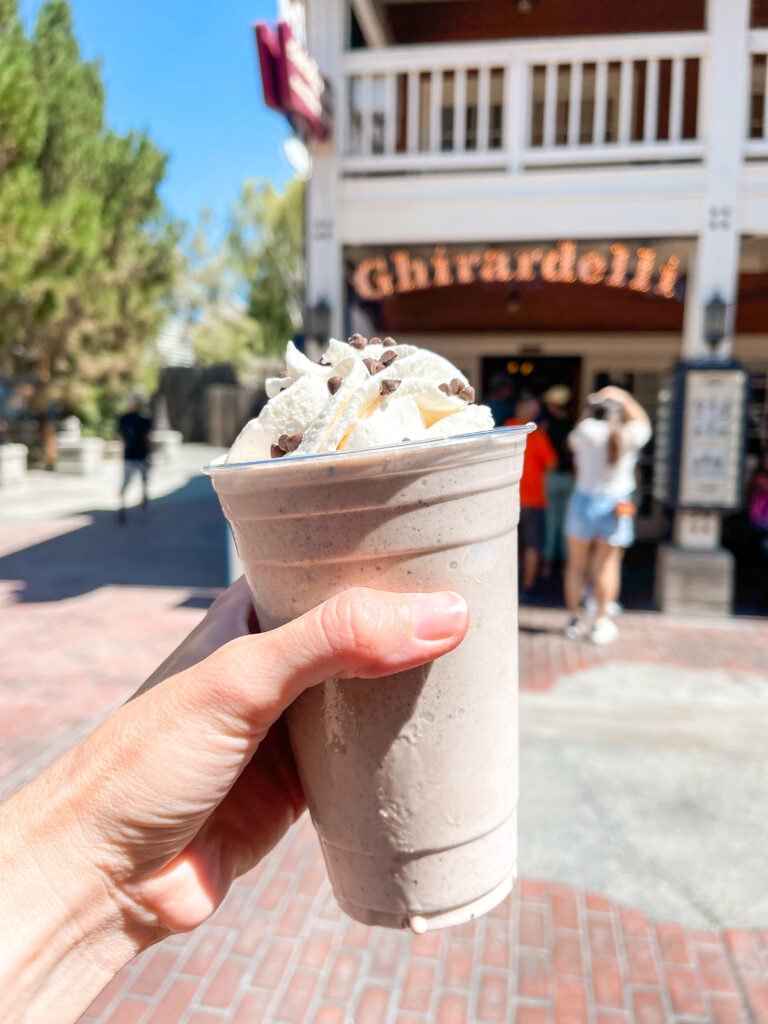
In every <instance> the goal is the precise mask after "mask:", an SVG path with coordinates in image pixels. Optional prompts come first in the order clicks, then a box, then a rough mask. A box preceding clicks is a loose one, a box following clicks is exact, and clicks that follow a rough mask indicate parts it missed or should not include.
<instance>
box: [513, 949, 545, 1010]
mask: <svg viewBox="0 0 768 1024" xmlns="http://www.w3.org/2000/svg"><path fill="white" fill-rule="evenodd" d="M551 978H552V962H551V960H550V958H549V954H548V953H538V952H533V950H528V949H521V950H520V951H519V953H518V961H517V991H518V994H519V995H521V996H525V997H527V998H529V999H546V998H547V997H548V995H549V983H550V980H551Z"/></svg>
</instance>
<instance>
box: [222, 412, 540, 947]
mask: <svg viewBox="0 0 768 1024" xmlns="http://www.w3.org/2000/svg"><path fill="white" fill-rule="evenodd" d="M531 429H533V428H532V427H530V426H529V427H510V428H502V429H498V430H494V431H486V432H482V433H478V434H472V435H466V436H464V437H458V438H445V439H440V440H436V441H426V442H417V443H411V444H402V445H398V446H396V447H389V448H382V449H377V450H371V451H362V452H351V453H333V454H329V455H319V456H307V457H304V458H291V459H284V460H279V459H278V460H274V461H272V462H261V463H250V464H244V465H222V466H217V467H209V468H208V470H207V472H208V473H209V474H210V476H211V478H212V481H213V485H214V487H215V489H216V492H217V494H218V496H219V499H220V501H221V505H222V508H223V510H224V513H225V515H226V517H227V519H228V520H229V523H230V525H231V528H232V532H233V535H234V539H235V543H236V546H237V550H238V554H239V556H240V560H241V562H242V565H243V568H244V571H245V575H246V577H247V580H248V583H249V586H250V589H251V593H252V595H253V601H254V606H255V609H256V613H257V615H258V619H259V623H260V626H261V628H262V630H267V629H273V628H275V627H277V626H280V625H282V624H283V623H285V622H287V621H289V620H290V619H293V618H295V617H296V616H298V615H301V614H302V613H304V612H305V611H307V610H308V609H310V608H312V607H313V606H315V605H317V604H319V603H320V602H321V601H323V600H325V599H327V598H329V597H331V596H333V595H334V594H337V593H339V592H341V591H343V590H345V589H347V588H349V587H354V586H369V587H377V588H379V589H382V590H393V591H399V592H408V591H424V592H428V591H438V590H454V591H457V592H458V593H459V594H461V595H462V596H463V597H464V598H465V599H466V600H467V603H468V605H469V609H470V627H469V631H468V633H467V636H466V638H465V639H464V641H463V642H462V643H461V644H460V645H459V647H458V648H457V649H456V650H455V651H453V652H451V653H450V654H447V655H445V656H443V657H442V658H439V659H437V660H436V661H434V662H431V663H430V664H428V665H425V666H422V667H420V668H416V669H413V670H410V671H407V672H401V673H398V674H396V675H392V676H389V677H386V678H381V679H333V678H332V679H328V680H326V681H325V682H324V683H323V684H322V685H320V686H317V687H313V688H311V689H309V690H307V691H305V692H304V693H303V694H302V695H301V696H300V697H299V698H298V700H297V701H296V702H295V703H294V704H293V705H292V706H291V708H289V710H288V713H287V717H288V728H289V734H290V739H291V745H292V748H293V751H294V755H295V758H296V762H297V765H298V769H299V774H300V777H301V781H302V785H303V787H304V791H305V793H306V797H307V803H308V806H309V810H310V814H311V816H312V821H313V823H314V825H315V828H316V830H317V833H318V836H319V839H320V843H321V846H322V850H323V855H324V857H325V862H326V866H327V869H328V874H329V877H330V880H331V883H332V886H333V890H334V894H335V896H336V899H337V901H338V903H339V905H340V906H341V908H342V909H343V910H344V911H346V913H348V914H349V915H350V916H351V917H353V918H355V919H356V920H358V921H362V922H363V923H365V924H370V925H383V926H387V927H394V928H402V927H411V928H413V929H415V930H417V931H424V930H426V929H431V928H440V927H445V926H447V925H451V924H458V923H461V922H463V921H467V920H469V919H471V918H473V917H476V916H478V915H479V914H482V913H485V912H486V911H487V910H490V909H491V908H492V907H493V906H494V905H495V904H496V903H498V902H500V901H501V900H502V899H503V898H504V897H505V896H506V895H507V894H508V893H509V891H510V890H511V888H512V885H513V883H514V879H515V871H516V840H517V798H518V767H517V765H518V754H517V751H518V716H517V524H518V519H519V481H520V475H521V472H522V465H523V454H524V449H525V439H526V435H527V433H528V432H529V430H531Z"/></svg>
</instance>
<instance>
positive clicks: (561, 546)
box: [541, 384, 574, 576]
mask: <svg viewBox="0 0 768 1024" xmlns="http://www.w3.org/2000/svg"><path fill="white" fill-rule="evenodd" d="M572 397H573V395H572V393H571V389H570V388H569V387H568V385H567V384H554V385H553V386H552V387H551V388H549V389H548V390H547V391H545V392H544V394H543V395H542V396H541V401H542V404H543V405H544V412H543V415H542V420H543V422H544V424H545V425H546V428H547V431H548V433H549V438H550V440H551V441H552V445H553V447H554V449H555V451H556V452H557V465H556V466H555V468H554V470H553V471H552V472H551V473H547V482H546V487H547V512H546V530H545V540H544V551H543V563H542V575H543V576H549V575H550V574H551V572H552V564H553V562H555V561H556V560H557V559H558V558H559V559H560V561H561V562H562V563H565V537H564V536H563V523H564V522H565V510H566V508H567V506H568V499H569V498H570V496H571V491H572V490H573V455H572V453H571V450H570V448H569V447H568V444H567V438H568V435H569V434H570V432H571V431H572V430H573V427H574V419H573V417H572V416H571V414H570V412H569V406H570V404H571V398H572Z"/></svg>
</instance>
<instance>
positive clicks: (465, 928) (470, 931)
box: [451, 921, 477, 939]
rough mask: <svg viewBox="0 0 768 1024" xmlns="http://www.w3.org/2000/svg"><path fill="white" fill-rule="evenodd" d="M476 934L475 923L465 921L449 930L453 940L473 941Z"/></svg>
mask: <svg viewBox="0 0 768 1024" xmlns="http://www.w3.org/2000/svg"><path fill="white" fill-rule="evenodd" d="M476 934H477V923H476V922H475V921H465V922H464V924H457V925H455V926H454V927H453V928H451V935H452V936H453V937H454V939H474V937H475V935H476Z"/></svg>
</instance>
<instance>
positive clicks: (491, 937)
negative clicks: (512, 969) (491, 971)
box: [483, 918, 509, 967]
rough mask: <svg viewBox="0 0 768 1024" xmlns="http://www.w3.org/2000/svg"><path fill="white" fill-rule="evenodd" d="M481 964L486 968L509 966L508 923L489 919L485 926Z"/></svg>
mask: <svg viewBox="0 0 768 1024" xmlns="http://www.w3.org/2000/svg"><path fill="white" fill-rule="evenodd" d="M483 963H484V964H485V966H486V967H507V966H508V965H509V923H508V922H507V921H494V920H493V919H492V918H489V919H488V920H487V921H486V924H485V941H484V942H483Z"/></svg>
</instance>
